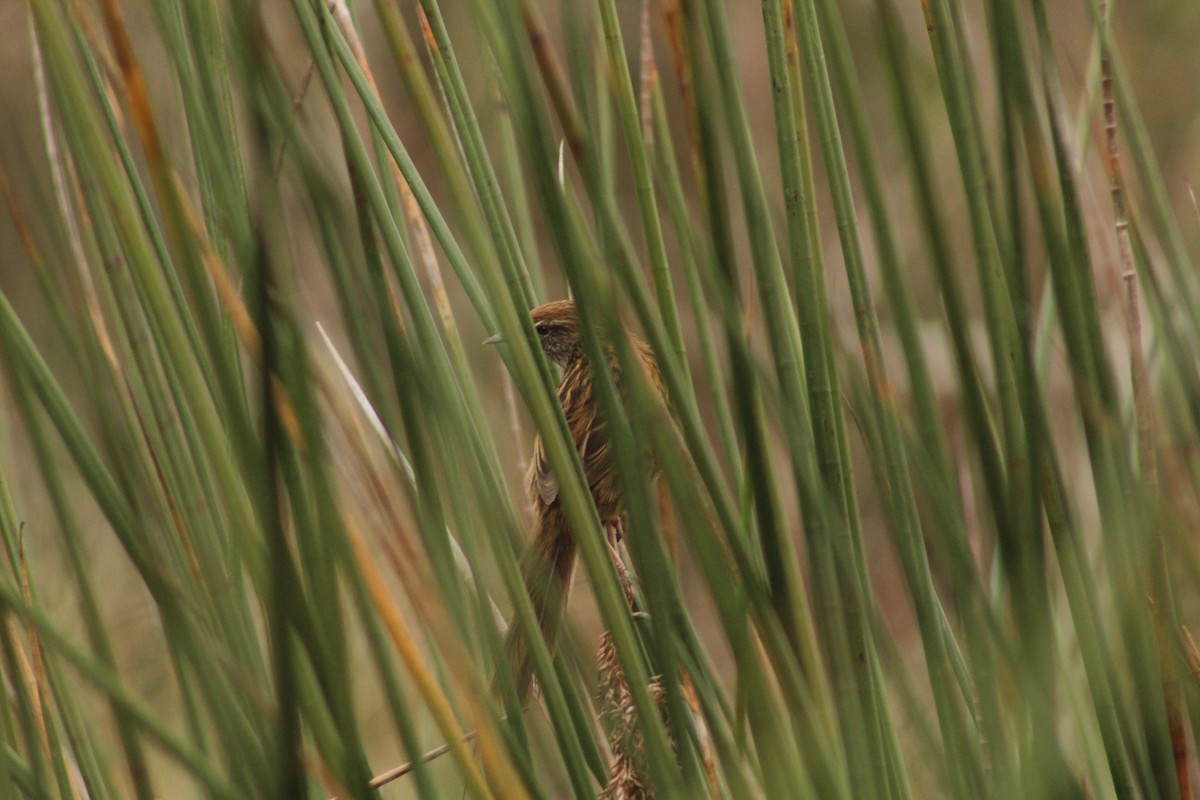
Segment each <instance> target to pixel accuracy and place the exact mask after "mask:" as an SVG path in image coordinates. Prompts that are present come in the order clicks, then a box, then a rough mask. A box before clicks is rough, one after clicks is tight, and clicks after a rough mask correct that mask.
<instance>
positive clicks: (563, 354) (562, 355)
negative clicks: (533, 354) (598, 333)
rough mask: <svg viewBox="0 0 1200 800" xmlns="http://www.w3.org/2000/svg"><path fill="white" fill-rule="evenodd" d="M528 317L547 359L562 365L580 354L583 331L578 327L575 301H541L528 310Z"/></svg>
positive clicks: (580, 356) (581, 353)
mask: <svg viewBox="0 0 1200 800" xmlns="http://www.w3.org/2000/svg"><path fill="white" fill-rule="evenodd" d="M529 316H530V317H531V318H532V319H533V329H534V330H535V331H537V335H538V340H539V341H540V342H541V343H542V351H543V352H544V353H545V354H546V358H548V359H550V360H551V361H553V362H554V363H555V364H558V365H559V366H560V367H562V366H566V365H567V364H569V363H571V362H572V361H574V360H576V359H578V358H582V357H583V334H582V333H581V332H580V330H579V317H577V316H576V315H575V303H574V301H571V300H554V301H551V302H549V303H543V304H542V305H540V306H538V307H537V308H535V309H533V310H532V311H530V312H529Z"/></svg>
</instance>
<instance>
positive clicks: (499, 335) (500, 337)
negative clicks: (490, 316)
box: [483, 333, 504, 344]
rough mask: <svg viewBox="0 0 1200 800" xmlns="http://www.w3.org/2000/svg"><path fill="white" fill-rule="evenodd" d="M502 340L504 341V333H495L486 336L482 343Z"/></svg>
mask: <svg viewBox="0 0 1200 800" xmlns="http://www.w3.org/2000/svg"><path fill="white" fill-rule="evenodd" d="M503 341H504V334H503V333H497V334H496V335H495V336H489V337H488V338H486V339H484V340H483V343H484V344H499V343H500V342H503Z"/></svg>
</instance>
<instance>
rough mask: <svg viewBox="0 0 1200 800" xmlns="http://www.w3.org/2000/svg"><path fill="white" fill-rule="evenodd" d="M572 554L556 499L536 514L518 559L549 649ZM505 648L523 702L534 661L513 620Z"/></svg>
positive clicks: (566, 592)
mask: <svg viewBox="0 0 1200 800" xmlns="http://www.w3.org/2000/svg"><path fill="white" fill-rule="evenodd" d="M575 554H576V546H575V537H574V536H573V535H572V533H571V529H570V526H568V524H567V517H566V514H565V513H564V512H563V509H562V507H561V506H560V505H559V504H558V503H555V504H553V505H551V506H550V507H549V508H546V509H545V510H544V511H543V512H542V513H541V514H539V515H538V521H537V530H536V531H535V532H534V538H533V543H532V544H531V545H530V547H529V550H528V551H527V552H526V554H525V558H524V559H523V561H522V563H521V571H522V573H523V574H524V576H525V589H526V591H528V592H529V599H530V602H532V603H533V611H534V614H535V615H537V619H538V624H539V627H540V628H541V632H542V638H543V639H545V641H546V646H547V647H548V648H550V651H551V652H553V651H554V642H555V639H556V638H557V636H558V628H559V625H560V624H561V622H562V617H563V611H564V609H565V608H566V606H567V596H568V595H569V594H570V591H571V577H572V575H573V574H574V572H575ZM506 649H507V651H508V664H509V669H510V670H511V671H512V677H513V682H514V684H515V686H516V689H517V697H518V699H519V700H520V702H521V705H524V704H525V701H526V699H528V697H529V693H530V690H531V689H532V688H533V663H532V659H531V658H530V651H529V642H528V640H527V639H526V638H525V634H524V632H523V631H521V630H519V629H518V627H517V626H516V625H515V624H514V625H512V626H510V627H509V631H508V637H507V641H506Z"/></svg>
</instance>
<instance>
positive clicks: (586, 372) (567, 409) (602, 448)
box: [488, 300, 663, 705]
mask: <svg viewBox="0 0 1200 800" xmlns="http://www.w3.org/2000/svg"><path fill="white" fill-rule="evenodd" d="M529 313H530V316H531V317H532V318H533V327H534V330H535V331H537V335H538V339H539V340H540V341H541V344H542V350H543V352H545V354H546V358H548V359H550V360H551V361H552V362H554V363H555V364H557V365H558V366H560V367H562V378H561V379H560V380H559V382H558V400H559V402H560V403H561V404H562V408H563V413H564V414H565V415H566V418H567V427H568V428H569V429H570V432H571V440H572V441H573V442H574V444H575V449H576V451H577V452H578V453H579V460H580V461H581V462H582V463H583V474H584V477H585V478H586V479H587V484H588V489H589V490H590V491H591V495H592V502H594V503H595V504H596V512H597V514H598V515H599V517H600V523H601V525H602V526H603V527H604V533H605V536H606V538H607V540H608V546H609V548H610V550H611V551H612V555H613V560H614V564H615V565H616V566H617V569H618V571H619V572H622V579H623V582H624V583H626V592H627V593H628V591H629V589H628V583H627V581H628V578H627V576H626V575H624V573H623V569H624V568H623V566H622V564H621V560H620V556H619V553H618V551H617V545H618V543H619V542H620V540H621V537H622V536H623V535H624V522H623V514H624V506H623V504H622V502H621V496H620V487H619V485H618V480H617V475H616V470H615V469H614V466H613V463H612V459H611V457H610V455H609V441H608V435H607V429H606V425H605V422H604V420H603V418H602V416H601V414H600V408H599V399H598V398H597V397H596V395H595V391H594V387H593V385H592V375H593V372H592V365H591V362H590V360H589V359H588V357H587V355H586V353H585V352H584V345H583V334H582V332H581V330H580V328H579V318H578V317H577V316H576V314H575V303H574V302H572V301H571V300H555V301H553V302H549V303H545V304H543V305H540V306H538V307H537V308H535V309H533V310H532V311H531V312H529ZM629 338H630V341H631V343H632V344H633V347H634V350H635V352H636V353H637V355H638V356H639V359H640V362H641V366H642V367H643V369H644V372H645V375H646V378H647V379H648V380H649V381H650V385H651V386H653V387H654V388H655V389H656V390H657V391H658V392H659V394H660V395H661V394H663V388H662V379H661V376H660V374H659V371H658V364H657V363H656V362H655V359H654V353H653V351H652V350H651V349H650V346H649V345H648V344H646V343H645V342H643V341H641V340H640V339H638V338H637V337H635V336H632V335H631V336H630V337H629ZM496 341H500V338H499V337H498V336H494V337H492V338H491V339H489V340H488V342H496ZM608 368H609V369H610V370H611V371H612V375H613V380H614V381H615V382H616V385H617V388H618V390H623V386H622V381H621V367H620V364H619V363H618V360H617V356H616V353H615V352H612V351H611V349H610V352H609V355H608ZM623 393H624V392H623V391H622V394H623ZM528 481H529V497H530V500H531V501H532V504H533V514H534V528H533V542H532V543H531V544H530V546H529V549H528V550H527V551H526V554H525V557H524V559H523V560H522V564H521V567H522V573H523V575H524V578H525V586H526V590H527V591H528V592H529V598H530V600H531V602H532V603H533V609H534V611H535V613H536V614H537V617H538V621H539V622H540V624H541V629H542V636H543V637H544V638H545V640H546V644H547V646H548V647H550V648H551V650H553V647H554V641H555V638H556V636H557V631H558V627H559V624H560V623H561V620H562V617H563V612H564V611H565V609H566V605H567V598H568V595H569V594H570V590H571V579H572V577H573V576H574V573H575V559H576V549H577V544H576V541H575V535H574V533H572V531H571V526H570V524H569V523H568V521H567V515H566V511H565V509H564V508H563V506H562V503H561V502H560V499H559V496H558V481H557V480H555V477H554V473H553V472H551V470H550V462H549V461H548V460H547V458H546V451H545V447H544V445H543V443H542V437H541V436H540V435H539V436H538V437H537V438H536V439H535V440H534V443H533V458H532V460H531V461H530V464H529V477H528ZM507 649H508V659H509V665H510V668H511V669H512V675H513V680H514V682H515V684H516V688H517V695H518V697H519V699H520V701H521V703H522V705H523V704H524V703H525V700H526V699H527V698H528V696H529V693H530V690H531V689H532V687H533V665H532V663H531V661H530V657H529V646H528V643H527V642H526V641H525V639H524V637H523V636H521V635H520V633H519V632H518V631H517V629H516V626H512V627H510V629H509V633H508V639H507Z"/></svg>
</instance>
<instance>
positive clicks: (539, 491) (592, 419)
mask: <svg viewBox="0 0 1200 800" xmlns="http://www.w3.org/2000/svg"><path fill="white" fill-rule="evenodd" d="M576 369H578V370H584V369H586V367H585V366H583V365H579V366H578V367H573V368H568V371H567V372H566V373H565V374H564V375H563V378H562V381H561V382H560V383H559V387H558V399H559V402H561V403H562V407H563V412H564V413H565V414H566V417H567V427H568V428H569V429H570V431H571V440H572V441H573V442H574V443H575V447H576V449H577V450H578V452H579V460H580V461H581V462H582V463H583V475H584V477H585V478H586V479H587V483H588V486H589V487H592V486H595V485H596V483H598V482H599V481H600V479H601V478H602V477H603V475H604V474H605V472H606V471H607V470H608V469H609V455H608V436H607V435H606V431H605V426H604V424H603V422H602V421H601V420H599V419H597V418H596V404H595V402H594V398H593V396H592V381H591V377H590V376H589V375H586V374H582V373H577V372H575V370H576ZM529 472H530V481H529V482H530V488H531V490H532V491H533V492H536V496H537V499H540V500H541V501H542V502H543V503H545V504H546V505H550V504H552V503H554V502H555V501H556V500H557V499H558V481H557V480H556V479H555V477H554V473H553V472H552V471H551V469H550V461H549V459H548V458H547V457H546V449H545V445H544V444H543V443H542V437H540V436H539V437H538V438H537V441H536V442H534V447H533V461H532V463H531V464H530V468H529Z"/></svg>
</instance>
